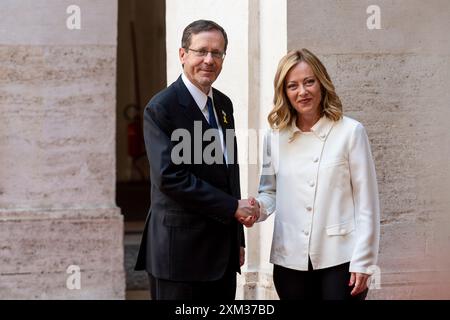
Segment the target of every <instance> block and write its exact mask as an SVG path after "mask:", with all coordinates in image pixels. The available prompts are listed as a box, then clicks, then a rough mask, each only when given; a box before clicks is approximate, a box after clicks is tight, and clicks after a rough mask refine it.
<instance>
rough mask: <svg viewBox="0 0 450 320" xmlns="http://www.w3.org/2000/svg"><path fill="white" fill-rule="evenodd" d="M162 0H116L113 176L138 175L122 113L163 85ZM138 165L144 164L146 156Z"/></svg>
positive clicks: (130, 177) (131, 177) (142, 104)
mask: <svg viewBox="0 0 450 320" xmlns="http://www.w3.org/2000/svg"><path fill="white" fill-rule="evenodd" d="M164 13H165V1H164V0H152V1H147V0H119V25H118V48H117V150H116V155H117V180H118V181H121V182H123V181H130V180H136V179H139V175H138V174H137V172H136V171H135V170H133V169H132V166H131V157H129V156H128V154H127V150H128V149H127V148H128V145H127V125H128V123H129V122H128V121H127V120H126V119H125V118H124V117H123V112H124V109H125V107H126V106H127V105H129V104H136V103H138V104H139V106H140V108H141V113H142V112H143V110H144V107H145V105H146V104H147V103H148V101H149V100H150V98H151V97H152V96H153V95H154V94H155V93H157V92H158V91H160V90H162V89H163V88H165V87H166V47H165V15H164ZM130 21H134V23H135V30H136V42H137V55H138V65H139V89H140V95H141V98H140V99H141V101H139V102H138V101H137V100H136V97H135V88H134V86H135V81H134V69H133V56H132V47H131V36H130V33H131V32H130ZM140 165H142V167H146V166H148V165H147V160H146V159H142V161H141V163H140Z"/></svg>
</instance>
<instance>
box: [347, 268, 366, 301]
mask: <svg viewBox="0 0 450 320" xmlns="http://www.w3.org/2000/svg"><path fill="white" fill-rule="evenodd" d="M369 277H370V275H369V274H366V273H358V272H352V273H351V275H350V282H349V284H348V285H349V286H350V287H351V286H353V285H355V287H354V288H353V290H352V292H351V293H350V294H351V295H352V296H356V295H357V294H360V293H361V292H363V291H364V290H366V289H367V279H369Z"/></svg>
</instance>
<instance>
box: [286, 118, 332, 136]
mask: <svg viewBox="0 0 450 320" xmlns="http://www.w3.org/2000/svg"><path fill="white" fill-rule="evenodd" d="M296 122H297V121H296V117H294V119H293V120H292V123H291V125H290V127H289V130H290V137H289V142H292V141H293V140H294V139H295V136H296V133H304V132H303V131H301V130H300V129H299V128H298V127H297V124H296ZM333 125H334V121H333V120H330V119H328V118H327V117H326V116H325V115H324V116H322V117H321V118H320V119H319V120H318V121H317V122H316V123H315V124H314V125H313V126H312V128H311V132H312V133H313V134H315V135H316V136H317V138H319V139H320V140H322V141H323V140H325V139H326V137H327V136H328V133H330V130H331V128H332V127H333Z"/></svg>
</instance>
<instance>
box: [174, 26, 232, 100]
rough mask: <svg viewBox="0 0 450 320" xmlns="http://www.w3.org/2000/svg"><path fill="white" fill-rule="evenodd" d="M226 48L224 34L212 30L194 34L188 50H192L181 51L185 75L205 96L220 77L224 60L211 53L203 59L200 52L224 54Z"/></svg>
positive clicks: (181, 49) (182, 49)
mask: <svg viewBox="0 0 450 320" xmlns="http://www.w3.org/2000/svg"><path fill="white" fill-rule="evenodd" d="M224 48H225V39H224V38H223V35H222V33H221V32H220V31H218V30H211V31H204V32H200V33H197V34H193V35H192V37H191V44H190V46H189V48H188V49H191V50H187V49H184V48H180V50H179V54H180V61H181V63H182V64H184V67H183V70H184V73H185V74H186V76H187V77H188V79H189V80H190V81H191V82H192V83H193V84H194V85H195V86H196V87H197V88H199V89H200V90H202V91H203V92H204V93H205V94H207V93H208V92H209V89H210V88H211V85H212V84H213V82H214V81H216V79H217V77H218V76H219V74H220V71H221V70H222V63H223V59H222V58H218V57H213V55H212V54H211V53H208V54H206V56H203V57H202V56H200V53H199V52H198V51H210V52H214V53H222V52H224ZM194 50H195V51H194ZM196 51H197V52H196Z"/></svg>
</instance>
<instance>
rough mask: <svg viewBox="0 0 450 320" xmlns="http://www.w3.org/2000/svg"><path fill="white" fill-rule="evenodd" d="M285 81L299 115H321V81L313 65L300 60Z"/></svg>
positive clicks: (289, 95)
mask: <svg viewBox="0 0 450 320" xmlns="http://www.w3.org/2000/svg"><path fill="white" fill-rule="evenodd" d="M285 81H286V82H285V90H286V96H287V97H288V99H289V102H290V103H291V105H292V107H294V109H295V110H296V111H297V113H298V115H299V116H302V117H305V116H306V117H318V116H320V101H321V99H322V94H321V90H320V83H319V80H317V78H316V77H315V76H314V73H313V71H312V69H311V67H310V66H309V65H308V64H307V63H306V62H304V61H301V62H299V63H298V64H297V65H295V66H294V67H292V69H291V70H289V72H288V74H287V75H286V79H285Z"/></svg>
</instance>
